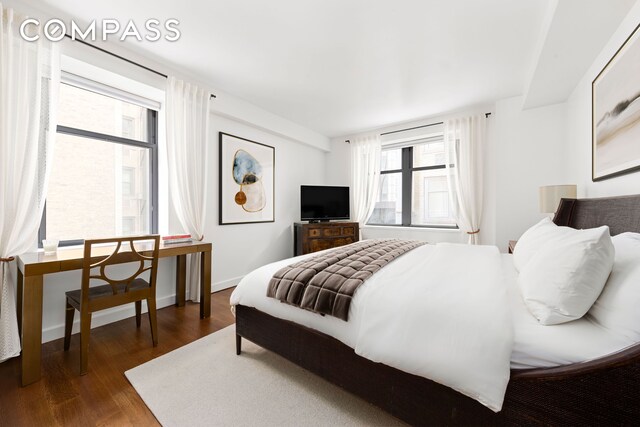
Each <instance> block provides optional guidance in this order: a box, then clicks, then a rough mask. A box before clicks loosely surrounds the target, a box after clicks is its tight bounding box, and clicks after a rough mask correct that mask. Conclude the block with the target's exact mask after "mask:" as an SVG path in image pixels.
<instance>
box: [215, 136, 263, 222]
mask: <svg viewBox="0 0 640 427" xmlns="http://www.w3.org/2000/svg"><path fill="white" fill-rule="evenodd" d="M275 163H276V149H275V148H274V147H271V146H269V145H265V144H261V143H259V142H256V141H251V140H249V139H245V138H241V137H239V136H234V135H229V134H228V133H224V132H220V169H219V171H220V176H219V178H220V179H219V183H220V188H219V190H220V191H219V194H220V200H219V207H220V215H219V224H220V225H225V224H245V223H254V222H274V221H275V213H274V196H275V194H274V193H275Z"/></svg>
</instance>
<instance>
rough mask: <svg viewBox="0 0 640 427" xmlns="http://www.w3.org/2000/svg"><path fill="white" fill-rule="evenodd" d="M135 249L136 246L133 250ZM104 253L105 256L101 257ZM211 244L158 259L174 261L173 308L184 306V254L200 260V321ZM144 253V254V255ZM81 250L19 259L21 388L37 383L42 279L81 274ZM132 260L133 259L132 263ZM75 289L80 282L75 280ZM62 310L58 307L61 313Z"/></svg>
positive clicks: (169, 249) (174, 249)
mask: <svg viewBox="0 0 640 427" xmlns="http://www.w3.org/2000/svg"><path fill="white" fill-rule="evenodd" d="M136 248H137V246H136ZM102 249H104V253H102V252H101V251H102ZM112 251H113V247H112V246H105V247H104V248H96V250H95V252H94V254H95V255H96V256H95V257H93V260H92V262H97V261H99V260H101V259H104V258H105V257H106V256H107V255H109V254H111V252H112ZM211 251H212V245H211V243H206V242H193V243H184V244H172V245H166V246H165V245H161V246H160V251H159V256H160V258H166V257H176V258H177V268H176V271H177V274H176V306H183V305H184V304H185V293H186V282H187V254H197V253H199V254H200V256H201V263H200V317H201V318H205V317H209V316H210V315H211ZM143 253H145V252H144V251H143ZM82 257H83V248H73V249H64V248H61V249H58V252H57V253H56V254H54V255H44V253H42V252H33V253H27V254H23V255H20V256H18V257H16V258H17V263H18V286H17V287H18V297H17V300H18V301H17V310H18V313H17V314H18V327H19V329H20V334H21V337H22V385H23V386H25V385H27V384H31V383H34V382H36V381H38V380H39V379H40V376H41V369H40V359H41V350H42V285H43V283H44V275H45V274H49V273H58V272H61V271H70V270H81V269H82V261H83V258H82ZM133 260H134V259H133V258H132V261H133ZM78 287H80V279H79V278H78ZM63 309H64V307H63V306H61V307H60V310H63Z"/></svg>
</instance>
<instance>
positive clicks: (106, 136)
mask: <svg viewBox="0 0 640 427" xmlns="http://www.w3.org/2000/svg"><path fill="white" fill-rule="evenodd" d="M152 106H153V102H152V101H148V100H144V99H141V98H139V97H137V96H136V95H133V94H129V93H127V92H123V91H121V90H119V89H115V88H112V87H109V86H103V85H101V84H99V83H96V82H93V81H89V80H86V81H85V80H84V79H82V78H80V77H77V76H70V75H66V78H64V76H63V84H61V85H60V97H59V106H58V127H57V133H56V140H55V143H54V154H53V159H52V161H53V166H52V170H51V176H50V178H49V187H48V194H47V201H46V205H45V213H44V215H43V218H42V222H41V225H40V233H39V237H40V238H39V240H40V241H42V239H45V238H54V239H59V240H60V242H61V243H60V244H61V245H73V244H80V243H82V241H83V240H84V239H91V238H101V237H114V236H126V235H136V234H146V233H153V232H157V229H158V226H157V209H155V206H156V205H157V185H158V184H157V183H158V177H157V173H156V171H157V165H158V153H157V151H158V150H157V136H156V135H157V128H158V122H157V111H156V110H157V108H156V109H154V108H151V107H152Z"/></svg>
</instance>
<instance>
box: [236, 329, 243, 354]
mask: <svg viewBox="0 0 640 427" xmlns="http://www.w3.org/2000/svg"><path fill="white" fill-rule="evenodd" d="M240 353H242V337H241V336H240V335H238V334H236V354H237V355H238V356H239V355H240Z"/></svg>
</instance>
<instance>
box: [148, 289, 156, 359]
mask: <svg viewBox="0 0 640 427" xmlns="http://www.w3.org/2000/svg"><path fill="white" fill-rule="evenodd" d="M147 310H148V311H149V324H150V325H151V339H152V340H153V346H154V347H156V346H157V345H158V320H157V319H156V299H155V297H151V298H147Z"/></svg>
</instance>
